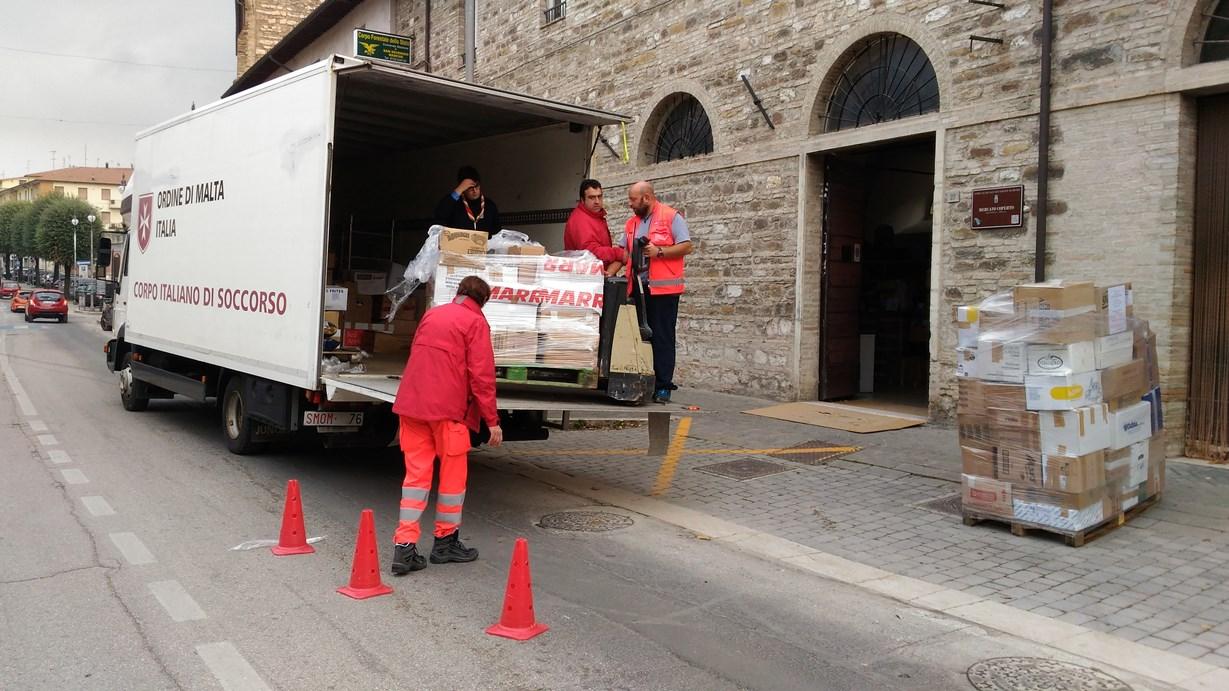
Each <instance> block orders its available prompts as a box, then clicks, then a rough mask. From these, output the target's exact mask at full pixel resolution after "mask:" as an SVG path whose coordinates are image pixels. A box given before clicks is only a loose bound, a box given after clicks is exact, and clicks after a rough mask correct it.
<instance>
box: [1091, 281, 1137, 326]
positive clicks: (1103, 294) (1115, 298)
mask: <svg viewBox="0 0 1229 691" xmlns="http://www.w3.org/2000/svg"><path fill="white" fill-rule="evenodd" d="M1133 300H1134V294H1133V293H1132V291H1131V284H1130V283H1119V284H1117V285H1110V286H1099V287H1098V288H1097V307H1098V309H1100V311H1101V313H1102V315H1104V319H1105V326H1106V333H1107V334H1117V333H1121V332H1124V331H1127V329H1128V327H1129V324H1130V321H1129V318H1130V317H1131V316H1133V315H1134V313H1135V310H1134V307H1133V306H1132V302H1133Z"/></svg>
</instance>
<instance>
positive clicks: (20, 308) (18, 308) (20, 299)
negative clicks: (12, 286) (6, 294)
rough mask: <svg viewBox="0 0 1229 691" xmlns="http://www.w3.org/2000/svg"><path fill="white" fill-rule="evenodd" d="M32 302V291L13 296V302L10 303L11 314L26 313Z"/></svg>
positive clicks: (21, 291) (18, 292)
mask: <svg viewBox="0 0 1229 691" xmlns="http://www.w3.org/2000/svg"><path fill="white" fill-rule="evenodd" d="M29 302H30V291H28V290H19V291H17V294H16V295H14V296H13V301H12V302H10V303H9V311H10V312H25V311H26V305H27V304H29Z"/></svg>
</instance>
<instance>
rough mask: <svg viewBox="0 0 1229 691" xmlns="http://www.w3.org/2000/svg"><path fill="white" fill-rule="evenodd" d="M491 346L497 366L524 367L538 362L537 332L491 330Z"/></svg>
mask: <svg viewBox="0 0 1229 691" xmlns="http://www.w3.org/2000/svg"><path fill="white" fill-rule="evenodd" d="M491 345H492V346H494V349H495V364H497V365H525V364H534V363H536V362H537V361H538V332H537V331H520V330H514V329H494V328H493V329H491Z"/></svg>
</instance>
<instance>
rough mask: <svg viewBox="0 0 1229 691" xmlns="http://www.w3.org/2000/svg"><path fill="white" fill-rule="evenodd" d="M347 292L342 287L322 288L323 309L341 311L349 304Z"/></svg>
mask: <svg viewBox="0 0 1229 691" xmlns="http://www.w3.org/2000/svg"><path fill="white" fill-rule="evenodd" d="M349 292H350V291H349V290H348V289H346V288H345V287H343V286H325V287H324V309H326V310H336V311H342V310H345V309H346V305H347V304H348V302H349Z"/></svg>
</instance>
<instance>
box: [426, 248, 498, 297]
mask: <svg viewBox="0 0 1229 691" xmlns="http://www.w3.org/2000/svg"><path fill="white" fill-rule="evenodd" d="M466 276H477V277H478V278H481V279H482V280H484V281H486V280H488V279H489V278H490V276H489V275H488V274H487V270H486V266H485V265H484V264H483V263H482V262H481V261H480V260H475V259H469V258H466V257H464V256H462V255H459V254H449V255H441V256H440V263H439V265H438V266H437V267H436V269H435V276H433V277H432V279H431V286H430V289H429V294H430V296H431V305H432V306H437V305H443V304H446V303H449V302H452V300H453V298H455V297H456V296H457V286H459V285H461V281H462V279H464V278H465V277H466ZM487 304H488V305H489V304H491V303H489V302H488V303H487Z"/></svg>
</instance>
